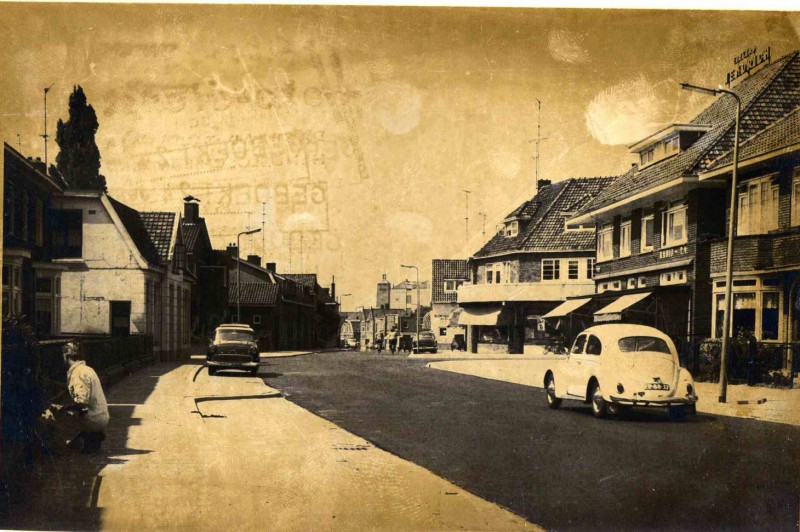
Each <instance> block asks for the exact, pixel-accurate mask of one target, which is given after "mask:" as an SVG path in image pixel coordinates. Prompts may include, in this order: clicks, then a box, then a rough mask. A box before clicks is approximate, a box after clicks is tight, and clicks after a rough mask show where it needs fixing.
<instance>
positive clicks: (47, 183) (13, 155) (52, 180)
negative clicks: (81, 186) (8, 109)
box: [3, 142, 66, 192]
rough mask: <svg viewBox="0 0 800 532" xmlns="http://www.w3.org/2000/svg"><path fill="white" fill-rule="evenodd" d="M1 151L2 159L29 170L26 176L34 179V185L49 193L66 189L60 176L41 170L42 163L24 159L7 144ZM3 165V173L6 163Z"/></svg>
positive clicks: (5, 143)
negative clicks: (14, 161)
mask: <svg viewBox="0 0 800 532" xmlns="http://www.w3.org/2000/svg"><path fill="white" fill-rule="evenodd" d="M3 151H4V158H5V157H9V158H10V159H12V160H13V159H16V160H17V162H18V163H19V164H20V165H21V166H22V167H24V168H26V169H27V170H29V173H28V175H29V176H30V177H32V178H33V179H35V180H36V181H37V183H36V184H37V185H39V186H41V187H42V188H44V189H46V190H48V191H49V192H61V191H63V190H64V188H66V183H64V180H63V179H61V177H60V176H52V175H50V174H48V173H46V172H44V171H43V170H42V169H43V168H44V163H41V162H38V161H37V162H34V161H32V160H30V159H28V158H26V157H25V156H24V155H22V154H21V153H20V152H18V151H17V150H15V149H14V147H13V146H11V145H10V144H8V143H7V142H4V143H3ZM4 164H5V165H6V169H5V171H6V172H8V171H9V169H8V162H5V163H4Z"/></svg>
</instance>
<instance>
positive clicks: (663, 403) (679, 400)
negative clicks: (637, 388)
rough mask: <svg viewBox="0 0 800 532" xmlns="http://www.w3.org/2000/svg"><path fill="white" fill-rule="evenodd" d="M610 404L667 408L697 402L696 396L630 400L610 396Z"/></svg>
mask: <svg viewBox="0 0 800 532" xmlns="http://www.w3.org/2000/svg"><path fill="white" fill-rule="evenodd" d="M611 402H612V403H615V404H619V405H626V406H647V407H668V406H679V405H693V404H695V403H696V402H697V397H696V396H686V397H671V398H669V399H632V398H629V397H615V396H613V395H612V396H611Z"/></svg>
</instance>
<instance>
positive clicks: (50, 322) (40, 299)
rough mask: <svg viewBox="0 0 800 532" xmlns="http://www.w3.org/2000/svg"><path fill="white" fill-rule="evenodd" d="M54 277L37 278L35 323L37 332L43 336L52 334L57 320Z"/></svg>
mask: <svg viewBox="0 0 800 532" xmlns="http://www.w3.org/2000/svg"><path fill="white" fill-rule="evenodd" d="M53 285H54V283H53V278H52V277H38V276H37V277H36V297H35V301H34V304H35V308H34V322H35V324H36V330H37V331H38V332H41V333H43V334H52V333H53V332H56V331H54V318H55V304H56V301H55V293H54V290H53V288H54V286H53Z"/></svg>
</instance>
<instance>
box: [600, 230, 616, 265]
mask: <svg viewBox="0 0 800 532" xmlns="http://www.w3.org/2000/svg"><path fill="white" fill-rule="evenodd" d="M613 231H614V227H613V226H608V227H604V228H603V229H601V230H600V232H598V233H597V260H598V261H604V260H610V259H612V258H614V247H613V242H612V233H613Z"/></svg>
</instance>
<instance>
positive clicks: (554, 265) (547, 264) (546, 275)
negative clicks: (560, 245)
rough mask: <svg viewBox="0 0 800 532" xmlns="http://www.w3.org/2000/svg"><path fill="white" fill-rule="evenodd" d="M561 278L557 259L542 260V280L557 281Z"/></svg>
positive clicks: (559, 262)
mask: <svg viewBox="0 0 800 532" xmlns="http://www.w3.org/2000/svg"><path fill="white" fill-rule="evenodd" d="M560 278H561V261H560V260H559V259H543V260H542V279H543V280H545V281H557V280H558V279H560Z"/></svg>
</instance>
